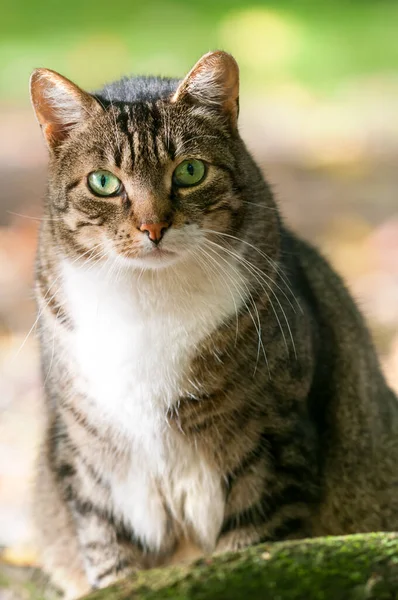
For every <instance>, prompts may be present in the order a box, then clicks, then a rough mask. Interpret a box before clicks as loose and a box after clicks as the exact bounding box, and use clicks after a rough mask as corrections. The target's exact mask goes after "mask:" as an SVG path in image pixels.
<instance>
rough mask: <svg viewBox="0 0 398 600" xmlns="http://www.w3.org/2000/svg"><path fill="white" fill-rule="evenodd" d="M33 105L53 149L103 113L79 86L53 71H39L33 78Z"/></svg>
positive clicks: (96, 103)
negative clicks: (90, 117) (76, 128)
mask: <svg viewBox="0 0 398 600" xmlns="http://www.w3.org/2000/svg"><path fill="white" fill-rule="evenodd" d="M31 96H32V103H33V106H34V108H35V111H36V116H37V119H38V121H39V123H40V125H41V127H42V131H43V134H44V136H45V138H46V140H47V143H48V145H49V146H50V147H55V146H56V145H57V144H58V143H59V142H62V141H63V140H64V139H65V138H66V137H67V135H68V132H69V131H70V130H71V129H72V128H73V126H75V125H76V124H78V123H79V122H80V121H83V119H85V118H86V115H92V114H95V113H96V112H100V111H101V110H102V109H101V107H100V105H99V104H98V102H97V101H96V100H95V99H94V98H93V97H92V96H90V94H88V93H87V92H84V91H83V90H81V89H80V88H79V87H78V86H77V85H75V84H74V83H72V82H71V81H69V80H68V79H66V78H65V77H62V75H59V74H58V73H55V72H54V71H50V70H47V69H38V70H37V71H35V72H34V73H33V75H32V78H31Z"/></svg>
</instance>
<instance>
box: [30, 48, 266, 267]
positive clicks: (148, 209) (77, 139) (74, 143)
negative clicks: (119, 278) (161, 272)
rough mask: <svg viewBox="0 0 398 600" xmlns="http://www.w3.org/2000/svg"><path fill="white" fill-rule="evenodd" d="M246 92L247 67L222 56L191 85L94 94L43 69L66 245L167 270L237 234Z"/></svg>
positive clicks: (61, 237) (207, 58)
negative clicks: (211, 242) (213, 241)
mask: <svg viewBox="0 0 398 600" xmlns="http://www.w3.org/2000/svg"><path fill="white" fill-rule="evenodd" d="M238 94H239V71H238V66H237V64H236V62H235V60H234V59H233V58H232V56H230V55H229V54H227V53H225V52H220V51H218V52H213V53H209V54H206V55H204V56H203V57H202V58H201V59H200V60H199V61H198V62H197V63H196V65H195V66H194V67H193V69H192V70H191V71H190V72H189V73H188V75H187V76H186V77H185V79H183V80H182V81H178V80H169V79H161V78H139V77H137V78H131V79H127V78H126V79H124V80H121V81H119V82H116V83H114V84H111V85H109V86H106V87H105V88H104V89H103V90H102V91H101V92H99V93H97V94H89V93H87V92H85V91H83V90H81V89H80V88H79V87H77V86H76V85H75V84H73V83H72V82H71V81H69V80H67V79H65V78H64V77H62V76H61V75H59V74H57V73H55V72H53V71H50V70H46V69H37V70H36V71H35V72H34V73H33V75H32V77H31V97H32V103H33V106H34V108H35V111H36V115H37V118H38V120H39V122H40V125H41V128H42V131H43V134H44V137H45V139H46V141H47V145H48V147H49V150H50V168H49V199H48V203H47V210H48V213H49V215H50V217H51V219H52V230H53V233H54V235H55V237H56V239H57V243H58V245H59V247H60V248H61V249H62V250H63V251H64V252H66V253H67V254H68V253H69V254H71V255H80V256H85V257H98V259H102V258H106V257H109V256H118V257H122V258H123V260H124V262H127V263H129V264H131V265H132V266H137V267H139V268H159V267H163V266H168V265H171V264H173V263H175V262H177V261H179V260H181V259H182V258H184V257H187V256H189V255H191V254H192V253H195V252H196V251H197V249H198V248H199V247H202V246H203V243H204V241H205V240H206V239H208V236H211V235H212V233H211V232H217V233H219V234H221V233H224V234H231V235H233V234H234V233H236V232H237V231H238V229H239V226H240V223H241V222H242V219H243V217H244V212H245V206H244V199H243V197H242V196H243V194H242V188H244V187H245V184H244V181H245V178H246V177H247V176H248V175H247V173H245V168H242V165H241V156H242V152H243V153H245V151H244V146H243V143H242V141H241V139H240V137H239V134H238V131H237V118H238ZM246 170H247V165H246ZM253 175H254V176H256V172H254V174H253V173H252V174H251V175H249V177H250V176H253Z"/></svg>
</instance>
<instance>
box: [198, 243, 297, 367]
mask: <svg viewBox="0 0 398 600" xmlns="http://www.w3.org/2000/svg"><path fill="white" fill-rule="evenodd" d="M207 242H208V243H210V244H212V245H214V246H217V247H218V248H220V250H223V251H224V252H227V253H228V254H229V255H230V256H233V257H234V258H236V259H237V260H241V261H242V264H243V266H244V267H245V268H246V269H247V270H248V271H249V273H251V274H252V275H253V276H254V277H255V279H256V281H257V282H258V283H259V284H260V285H261V287H262V289H263V291H264V293H265V294H266V296H267V298H268V300H269V302H270V304H271V308H272V310H273V312H274V315H275V318H276V320H277V323H278V325H279V328H280V331H281V333H282V337H283V340H284V343H285V347H286V350H288V345H287V340H286V336H285V332H284V330H283V327H282V324H281V322H280V319H279V315H278V313H277V311H276V309H275V306H274V304H273V302H272V299H271V298H270V296H269V294H268V292H267V290H266V289H265V288H264V285H265V286H266V287H267V288H268V290H269V291H270V292H271V294H272V295H273V296H274V298H275V300H276V301H277V303H278V306H279V308H280V310H281V311H282V314H283V316H284V319H285V322H286V326H287V329H288V332H289V335H290V339H291V342H292V346H293V351H294V355H295V358H296V359H297V352H296V345H295V342H294V339H293V333H292V330H291V327H290V323H289V320H288V318H287V315H286V312H285V310H284V308H283V306H282V304H281V302H280V300H279V298H278V296H277V294H276V293H275V290H273V288H272V286H271V285H270V284H269V283H268V282H267V281H266V280H265V279H264V277H263V275H266V274H265V273H262V271H261V270H259V269H258V268H257V267H256V266H255V265H253V264H252V263H251V262H250V261H248V260H247V259H246V258H244V257H241V256H239V255H238V254H237V253H235V252H233V251H232V250H229V249H227V248H224V247H223V246H220V245H219V244H216V243H215V242H212V241H211V240H207ZM271 281H272V279H271ZM290 304H291V303H290ZM291 306H292V305H291ZM292 309H293V310H294V307H293V306H292Z"/></svg>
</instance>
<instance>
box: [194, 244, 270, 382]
mask: <svg viewBox="0 0 398 600" xmlns="http://www.w3.org/2000/svg"><path fill="white" fill-rule="evenodd" d="M202 251H203V248H202ZM216 255H217V256H218V258H220V259H221V260H223V261H224V262H226V263H227V264H228V266H229V267H230V268H232V269H233V270H234V272H235V273H237V274H238V277H239V278H240V280H241V281H242V282H243V285H244V287H245V289H246V292H247V294H248V297H249V299H250V301H251V304H252V307H253V309H254V311H255V314H256V317H257V323H256V322H255V320H254V317H253V315H252V313H251V311H250V309H249V307H248V305H247V303H246V300H245V299H244V298H243V296H242V294H241V292H240V291H239V290H237V291H238V294H239V295H240V297H241V299H242V301H243V303H244V304H245V306H246V309H247V311H248V313H249V315H250V317H251V319H252V321H253V325H254V327H255V329H256V332H257V335H258V347H257V360H256V364H255V368H254V375H255V373H256V371H257V366H258V360H259V355H260V349H262V350H263V354H264V359H265V362H266V365H267V367H268V372H269V364H268V358H267V354H266V352H265V348H264V344H263V341H262V336H261V319H260V315H259V312H258V308H257V305H256V303H255V302H254V298H253V296H252V294H251V292H250V289H249V287H248V285H247V283H246V282H245V280H244V278H243V276H242V274H241V273H239V272H238V271H237V270H235V269H234V268H233V267H232V265H231V264H230V263H229V262H228V261H227V260H226V259H224V258H223V257H221V256H220V255H219V254H217V253H216ZM209 258H213V261H215V259H214V257H210V255H209ZM216 262H217V261H216ZM218 266H220V265H218ZM224 272H225V271H224ZM225 274H226V275H229V274H228V273H225ZM230 281H231V283H232V285H234V287H237V286H236V284H235V282H234V281H233V279H232V277H231V276H230Z"/></svg>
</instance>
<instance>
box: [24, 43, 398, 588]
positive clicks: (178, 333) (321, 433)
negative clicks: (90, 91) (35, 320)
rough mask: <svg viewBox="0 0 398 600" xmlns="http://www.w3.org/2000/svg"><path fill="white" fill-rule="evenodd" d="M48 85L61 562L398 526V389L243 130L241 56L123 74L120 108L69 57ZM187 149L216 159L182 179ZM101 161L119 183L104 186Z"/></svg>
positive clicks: (51, 374) (49, 262)
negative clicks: (100, 192) (92, 179)
mask: <svg viewBox="0 0 398 600" xmlns="http://www.w3.org/2000/svg"><path fill="white" fill-rule="evenodd" d="M32 87H33V100H34V104H35V106H36V109H37V112H38V116H39V120H40V122H41V124H42V126H43V129H44V133H45V135H46V137H47V140H48V141H49V145H50V147H51V148H52V152H53V154H52V161H51V166H50V185H49V195H48V201H47V205H46V214H47V220H45V221H44V223H43V226H42V232H41V240H40V245H39V253H38V268H37V290H38V304H39V311H40V313H39V314H40V331H41V342H42V357H43V377H44V381H45V388H46V397H47V416H48V424H47V433H46V440H45V443H44V444H43V448H42V453H41V465H40V470H39V475H38V479H37V485H36V504H37V510H36V513H37V520H38V525H39V530H40V533H41V537H42V545H43V548H44V553H43V561H44V565H45V568H46V569H47V570H48V571H49V572H50V573H51V575H52V576H53V579H54V581H55V582H56V583H58V585H60V586H61V587H62V588H63V589H64V590H66V592H67V594H69V597H76V596H78V595H79V594H80V593H83V592H84V591H85V590H86V589H89V588H90V587H95V586H103V585H106V584H107V583H108V582H110V581H112V580H113V579H115V578H117V577H120V576H121V575H123V574H124V573H125V572H128V571H129V570H130V569H131V568H145V567H148V566H152V565H163V564H168V563H169V562H170V561H172V560H173V559H174V558H173V557H175V556H176V554H177V555H178V557H179V558H181V557H182V558H184V556H185V549H186V546H187V545H189V544H191V545H192V546H194V548H195V549H196V551H197V552H198V553H200V552H202V553H208V552H213V551H223V550H228V549H236V548H238V547H242V546H244V545H247V544H252V543H256V542H259V541H261V540H274V539H285V538H289V537H304V536H313V535H320V534H343V533H351V532H356V531H372V530H383V529H384V530H386V529H390V530H392V529H397V528H398V500H397V499H396V489H397V484H398V469H397V462H398V403H397V400H396V397H395V396H394V394H393V393H392V392H391V390H389V388H388V387H387V385H386V383H385V381H384V379H383V377H382V375H381V372H380V368H379V365H378V362H377V358H376V355H375V352H374V349H373V346H372V343H371V341H370V338H369V335H368V332H367V330H366V327H365V325H364V323H363V321H362V318H361V316H360V315H359V313H358V311H357V309H356V307H355V305H354V303H353V302H352V300H351V299H350V297H349V295H348V293H347V292H346V290H345V288H344V286H343V284H342V282H341V281H340V279H339V278H338V277H337V276H336V275H335V274H334V273H333V272H332V270H331V269H330V267H329V266H328V265H327V263H326V262H325V261H324V260H323V259H322V258H321V257H320V256H319V254H318V253H317V252H316V251H315V250H313V249H311V248H310V247H308V246H307V245H306V244H305V243H304V242H301V241H300V240H297V239H296V238H295V237H294V236H293V235H292V234H291V233H290V232H288V231H287V230H286V229H285V227H284V226H283V224H282V223H281V220H280V218H279V215H278V212H277V210H276V207H275V204H274V201H273V199H272V195H271V193H270V191H269V189H268V187H267V185H266V184H265V182H264V181H263V179H262V177H261V175H260V173H259V171H258V168H257V167H256V165H255V164H254V162H253V161H252V159H251V157H250V155H249V154H248V153H247V151H246V149H245V147H244V145H243V142H242V141H241V139H240V138H239V135H238V134H237V131H236V116H237V114H236V101H237V71H236V65H235V63H233V60H232V59H231V58H230V57H228V56H227V55H225V54H223V53H216V54H212V55H208V56H206V57H204V58H203V59H202V60H201V61H200V62H199V63H198V65H197V66H196V67H195V68H194V69H193V70H192V72H191V73H190V74H189V75H188V76H187V78H186V79H185V80H184V82H183V83H181V84H179V83H178V82H176V81H173V80H158V79H154V80H146V79H131V80H123V82H121V83H118V84H113V85H112V86H109V87H107V88H105V89H104V91H103V92H101V93H99V95H98V96H97V98H99V99H100V100H101V102H102V103H103V104H105V106H106V108H105V109H104V110H103V109H102V108H100V107H99V105H98V104H97V102H96V101H95V100H94V99H93V98H92V97H90V96H88V95H87V94H84V93H83V92H81V91H80V90H78V88H75V87H74V86H72V84H70V82H67V81H66V80H63V79H62V78H60V77H59V76H57V75H55V74H52V73H51V72H45V73H44V74H43V72H39V75H38V76H37V77H36V80H34V81H33V86H32ZM177 87H178V91H177V92H176V89H177ZM110 100H112V102H113V104H114V106H113V105H112V104H111V103H110ZM60 106H61V107H62V110H60V108H59V107H60ZM82 106H83V107H84V110H81V107H82ZM43 107H44V108H43ZM79 107H80V108H79ZM79 110H80V112H79ZM83 113H87V114H89V115H90V117H89V118H87V117H86V116H84V115H83ZM54 114H56V116H57V118H54ZM82 115H83V116H82ZM87 132H88V133H89V135H88V133H87ZM186 157H195V158H198V159H200V160H204V161H205V162H206V164H207V171H206V175H205V177H204V179H202V180H201V182H199V184H198V185H197V186H196V187H195V186H190V187H188V188H187V187H185V188H184V187H181V188H178V187H177V188H176V189H175V187H174V184H171V183H170V182H171V180H172V173H173V167H176V165H178V164H179V163H181V160H183V159H184V158H186ZM191 162H192V161H191ZM192 164H194V163H192ZM192 164H191V167H192ZM195 164H196V163H195ZM176 168H177V167H176ZM96 169H107V170H109V171H110V172H111V173H112V172H113V173H114V174H115V175H117V177H118V178H119V179H120V180H121V181H122V183H123V188H122V191H120V190H119V191H117V192H116V193H115V194H113V195H110V196H109V198H106V199H105V200H104V198H95V197H94V198H92V197H91V196H90V193H91V192H89V191H88V188H87V183H86V181H87V180H86V177H87V174H88V173H90V171H94V170H96ZM191 170H192V169H191ZM174 173H175V171H174ZM173 178H174V175H173ZM104 181H105V180H104ZM173 181H175V180H174V179H173ZM159 222H160V223H161V225H162V227H163V229H164V230H165V233H164V231H163V232H162V233H161V234H159V236H160V237H161V236H162V235H163V236H164V239H162V241H161V243H160V245H158V242H159V239H160V237H159V239H157V240H156V242H155V241H153V242H151V240H152V237H150V236H152V234H153V235H154V236H155V235H158V233H157V232H155V233H153V231H155V230H153V227H152V224H155V225H156V224H157V223H159ZM142 223H144V224H145V227H144V225H142ZM147 223H149V225H148V226H147V225H146V224H147ZM144 231H145V232H148V234H149V238H147V233H145V234H144ZM137 232H138V233H137ZM141 232H142V233H141ZM155 244H156V247H155ZM162 248H164V249H165V250H166V251H167V250H168V251H169V254H168V253H167V252H165V253H164V254H162V252H158V250H159V249H162ZM171 252H173V253H174V254H170V253H171ZM134 253H135V254H134ZM175 253H177V255H178V256H177V258H176V257H175ZM162 261H163V262H164V266H162V265H161V264H159V263H160V262H162ZM159 266H160V267H162V268H159Z"/></svg>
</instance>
